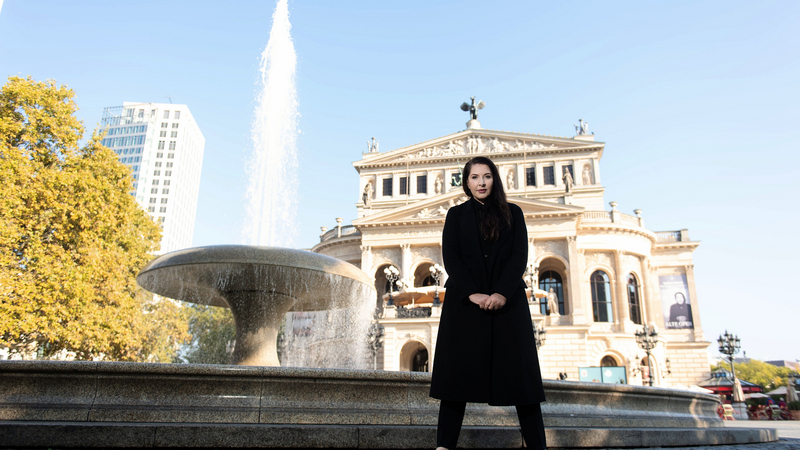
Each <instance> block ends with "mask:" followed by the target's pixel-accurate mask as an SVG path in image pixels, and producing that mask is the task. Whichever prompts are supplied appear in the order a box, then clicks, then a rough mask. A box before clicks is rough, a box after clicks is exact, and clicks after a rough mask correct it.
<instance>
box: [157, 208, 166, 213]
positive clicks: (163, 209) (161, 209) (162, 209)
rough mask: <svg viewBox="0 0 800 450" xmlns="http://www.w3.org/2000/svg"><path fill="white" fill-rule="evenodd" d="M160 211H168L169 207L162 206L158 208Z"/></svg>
mask: <svg viewBox="0 0 800 450" xmlns="http://www.w3.org/2000/svg"><path fill="white" fill-rule="evenodd" d="M158 212H160V213H165V212H167V207H166V206H162V207H161V208H158Z"/></svg>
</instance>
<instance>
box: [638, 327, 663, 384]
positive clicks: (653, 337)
mask: <svg viewBox="0 0 800 450" xmlns="http://www.w3.org/2000/svg"><path fill="white" fill-rule="evenodd" d="M634 334H635V335H636V343H637V344H639V348H641V349H642V350H644V352H645V353H647V365H648V367H650V369H651V370H650V386H652V385H653V370H652V368H653V364H652V363H651V362H650V351H651V350H653V349H654V348H656V345H658V331H656V327H652V328H651V327H649V326H648V325H645V326H644V327H642V330H641V331H637V332H636V333H634Z"/></svg>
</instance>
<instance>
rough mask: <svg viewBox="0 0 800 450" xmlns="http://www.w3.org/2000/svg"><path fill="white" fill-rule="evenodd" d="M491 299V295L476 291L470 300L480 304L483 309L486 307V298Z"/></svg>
mask: <svg viewBox="0 0 800 450" xmlns="http://www.w3.org/2000/svg"><path fill="white" fill-rule="evenodd" d="M488 299H489V296H488V295H486V294H479V293H475V294H472V295H470V296H469V301H471V302H472V303H475V304H476V305H478V306H480V307H481V309H486V300H488Z"/></svg>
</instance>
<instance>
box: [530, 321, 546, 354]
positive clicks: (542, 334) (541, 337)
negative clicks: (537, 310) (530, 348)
mask: <svg viewBox="0 0 800 450" xmlns="http://www.w3.org/2000/svg"><path fill="white" fill-rule="evenodd" d="M533 338H534V339H535V340H536V350H537V351H538V350H539V348H541V347H542V346H543V345H544V341H545V340H546V339H547V331H546V330H545V329H544V325H542V326H541V327H540V326H539V325H537V324H536V323H535V322H534V324H533Z"/></svg>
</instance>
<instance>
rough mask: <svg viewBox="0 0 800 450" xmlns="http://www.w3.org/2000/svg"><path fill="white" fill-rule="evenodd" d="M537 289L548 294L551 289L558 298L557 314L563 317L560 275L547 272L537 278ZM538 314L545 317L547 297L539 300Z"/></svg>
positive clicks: (562, 292)
mask: <svg viewBox="0 0 800 450" xmlns="http://www.w3.org/2000/svg"><path fill="white" fill-rule="evenodd" d="M539 289H541V290H543V291H545V292H550V289H553V290H554V291H555V293H556V295H557V296H558V313H559V314H561V315H562V316H563V315H564V285H563V284H562V283H561V275H559V274H558V272H556V271H554V270H548V271H546V272H544V273H542V275H541V276H539ZM539 308H540V312H541V313H542V314H544V315H547V297H545V298H543V299H541V302H540V303H539Z"/></svg>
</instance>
